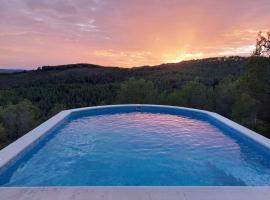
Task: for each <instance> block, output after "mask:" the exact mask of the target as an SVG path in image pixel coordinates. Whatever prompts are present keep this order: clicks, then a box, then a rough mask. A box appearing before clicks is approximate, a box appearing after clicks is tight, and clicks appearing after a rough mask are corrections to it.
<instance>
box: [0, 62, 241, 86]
mask: <svg viewBox="0 0 270 200" xmlns="http://www.w3.org/2000/svg"><path fill="white" fill-rule="evenodd" d="M245 61H246V58H242V57H228V58H225V57H223V58H208V59H201V60H191V61H184V62H180V63H173V64H162V65H158V66H144V67H136V68H117V67H103V66H99V65H92V64H71V65H61V66H44V67H41V68H38V69H37V70H31V71H24V72H19V73H13V74H0V89H3V88H10V87H27V86H37V85H47V84H71V83H88V84H102V83H113V82H122V81H124V80H127V79H128V78H130V77H138V78H146V79H150V80H154V81H157V82H158V81H160V80H161V79H162V81H166V82H167V81H169V82H171V83H172V84H173V87H178V86H180V85H181V84H182V83H183V82H185V81H189V80H192V79H193V78H194V77H198V79H199V80H201V81H202V82H204V83H206V84H215V82H216V81H220V80H223V79H226V78H228V77H231V78H238V77H239V76H240V75H242V74H243V71H244V67H243V64H244V62H245Z"/></svg>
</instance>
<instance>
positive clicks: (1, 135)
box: [0, 123, 7, 149]
mask: <svg viewBox="0 0 270 200" xmlns="http://www.w3.org/2000/svg"><path fill="white" fill-rule="evenodd" d="M6 142H7V136H6V133H5V128H4V126H3V124H2V123H0V149H1V146H2V144H5V143H6Z"/></svg>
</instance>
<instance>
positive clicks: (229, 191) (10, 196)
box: [0, 186, 270, 200]
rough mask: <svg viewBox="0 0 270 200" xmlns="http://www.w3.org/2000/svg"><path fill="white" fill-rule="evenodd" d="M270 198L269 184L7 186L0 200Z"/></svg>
mask: <svg viewBox="0 0 270 200" xmlns="http://www.w3.org/2000/svg"><path fill="white" fill-rule="evenodd" d="M195 199H196V200H270V187H245V186H244V187H242V186H240V187H234V186H233V187H188V186H187V187H25V188H24V187H19V188H16V187H10V188H0V200H195Z"/></svg>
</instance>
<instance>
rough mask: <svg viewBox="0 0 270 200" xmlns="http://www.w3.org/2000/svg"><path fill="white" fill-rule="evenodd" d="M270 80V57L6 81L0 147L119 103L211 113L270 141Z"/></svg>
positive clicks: (0, 90) (82, 70) (1, 84)
mask: <svg viewBox="0 0 270 200" xmlns="http://www.w3.org/2000/svg"><path fill="white" fill-rule="evenodd" d="M269 77H270V58H266V57H250V58H242V57H223V58H208V59H202V60H191V61H185V62H181V63H176V64H163V65H159V66H154V67H149V66H145V67H139V68H132V69H121V68H108V67H101V66H97V65H88V64H76V65H66V66H57V67H49V66H46V67H42V68H39V69H38V70H33V71H27V72H26V71H24V72H19V73H14V74H0V145H1V146H0V147H4V146H5V145H7V144H8V143H10V142H12V141H13V140H15V139H17V138H18V137H20V136H22V135H23V134H25V133H26V132H28V131H29V130H30V129H31V128H33V127H35V126H36V125H38V124H39V123H42V122H43V121H44V120H46V119H48V118H49V117H51V116H52V115H54V114H56V113H57V112H59V111H61V110H63V109H70V108H76V107H85V106H96V105H104V104H119V103H153V104H168V105H177V106H186V107H193V108H199V109H205V110H210V111H214V112H217V113H219V114H221V115H224V116H226V117H228V118H231V119H233V120H235V121H236V122H238V123H240V124H243V125H244V126H247V127H249V128H251V129H253V130H255V131H258V132H259V133H261V134H263V135H265V136H267V137H269V138H270V79H269Z"/></svg>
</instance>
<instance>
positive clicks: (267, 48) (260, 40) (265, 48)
mask: <svg viewBox="0 0 270 200" xmlns="http://www.w3.org/2000/svg"><path fill="white" fill-rule="evenodd" d="M253 56H266V57H270V32H267V33H266V35H263V32H262V31H260V32H259V34H258V37H257V40H256V48H255V50H254V52H253Z"/></svg>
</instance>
